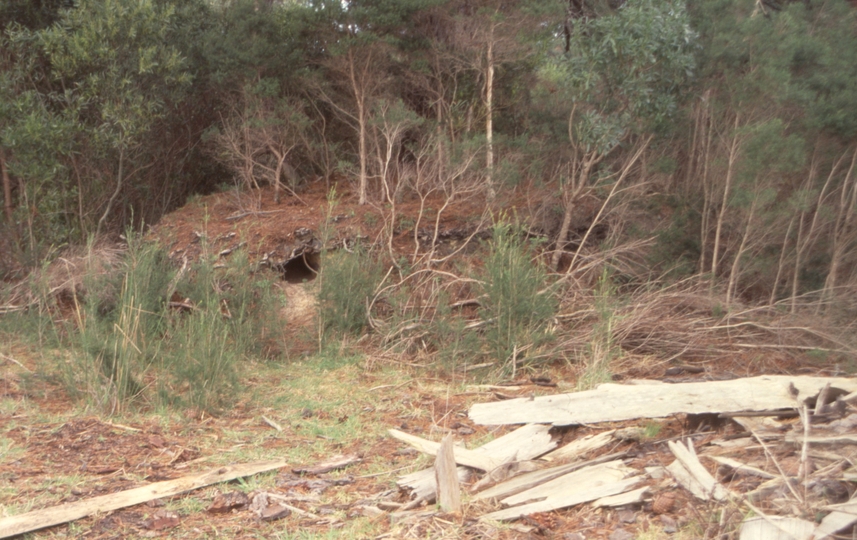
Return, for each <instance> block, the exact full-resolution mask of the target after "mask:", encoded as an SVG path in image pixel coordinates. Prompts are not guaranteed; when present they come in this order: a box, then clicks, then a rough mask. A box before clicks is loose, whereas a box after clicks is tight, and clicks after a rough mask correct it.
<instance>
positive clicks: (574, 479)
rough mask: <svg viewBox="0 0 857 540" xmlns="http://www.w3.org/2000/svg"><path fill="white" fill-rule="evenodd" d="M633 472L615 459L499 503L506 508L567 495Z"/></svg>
mask: <svg viewBox="0 0 857 540" xmlns="http://www.w3.org/2000/svg"><path fill="white" fill-rule="evenodd" d="M635 472H636V471H635V470H634V469H631V468H630V467H628V466H626V465H625V464H624V463H623V462H622V460H620V459H617V460H615V461H608V462H607V463H601V464H598V465H592V466H591V467H586V468H583V469H579V470H577V471H574V472H571V473H568V474H565V475H563V476H560V477H559V478H555V479H553V480H551V481H550V482H545V483H543V484H539V485H537V486H535V487H533V488H530V489H528V490H525V491H522V492H520V493H518V494H515V495H512V496H509V497H506V498H505V499H503V500H502V501H500V502H501V503H503V504H504V505H506V506H514V505H516V504H523V503H527V502H529V501H532V500H535V499H542V498H550V497H554V496H556V495H558V494H567V493H569V489H571V490H572V491H575V490H586V489H589V488H592V487H595V486H599V485H601V484H604V483H609V482H615V481H617V480H621V479H623V478H625V477H626V476H629V475H631V474H634V473H635ZM596 498H598V497H596Z"/></svg>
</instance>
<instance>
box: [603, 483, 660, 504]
mask: <svg viewBox="0 0 857 540" xmlns="http://www.w3.org/2000/svg"><path fill="white" fill-rule="evenodd" d="M648 491H649V486H643V487H641V488H639V489H635V490H632V491H626V492H625V493H620V494H619V495H611V496H609V497H602V498H600V499H598V500H597V501H595V502H594V503H592V506H594V507H596V508H598V507H599V506H627V505H629V504H637V503H640V502H643V495H645V494H646V492H648Z"/></svg>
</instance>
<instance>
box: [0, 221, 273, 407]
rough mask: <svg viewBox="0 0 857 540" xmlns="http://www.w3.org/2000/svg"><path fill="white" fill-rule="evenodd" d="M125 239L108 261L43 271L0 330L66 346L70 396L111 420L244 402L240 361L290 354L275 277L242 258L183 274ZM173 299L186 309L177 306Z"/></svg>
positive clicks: (91, 255) (71, 262)
mask: <svg viewBox="0 0 857 540" xmlns="http://www.w3.org/2000/svg"><path fill="white" fill-rule="evenodd" d="M127 237H128V239H129V240H128V245H127V248H126V249H125V250H124V251H123V252H122V254H121V257H117V258H115V260H114V259H111V260H110V261H109V264H105V263H104V261H103V260H102V259H104V257H102V256H100V255H99V252H98V251H99V249H101V248H96V247H94V246H93V245H90V246H89V248H88V253H87V254H86V255H85V256H79V257H69V258H68V259H66V260H65V262H63V263H62V264H63V265H64V267H63V270H62V272H57V271H52V270H50V269H47V268H46V269H45V270H44V271H42V272H40V273H39V274H38V276H37V278H34V282H33V284H32V285H31V292H30V296H31V297H32V298H35V299H37V301H35V302H33V305H32V307H31V308H30V309H29V310H25V311H22V312H21V313H13V314H10V315H11V316H8V317H5V316H4V317H3V321H2V322H3V328H2V330H3V331H6V332H15V333H16V334H21V333H24V334H26V333H30V334H32V333H33V332H35V331H38V333H39V335H40V336H41V335H42V334H45V336H46V337H45V338H42V337H40V343H46V341H45V340H46V339H47V338H50V339H52V340H53V341H52V343H54V344H55V345H57V346H59V347H62V348H64V349H65V353H64V354H61V355H57V360H58V361H57V363H56V364H54V366H53V367H54V368H55V369H56V371H55V373H56V375H58V377H59V380H60V381H61V382H62V383H63V385H64V387H65V389H66V391H67V393H68V394H69V395H71V396H73V397H76V398H79V399H84V400H86V401H87V402H89V403H90V404H92V405H94V406H96V407H97V408H99V409H101V410H102V411H104V412H106V413H108V414H118V413H121V412H123V411H125V410H126V409H127V408H129V407H131V406H142V407H147V406H154V405H164V404H166V405H172V406H191V407H195V408H198V409H205V410H209V411H214V410H217V409H219V408H222V407H223V406H224V405H226V404H228V403H229V402H230V401H231V400H232V399H235V398H236V397H237V393H238V391H239V388H240V385H239V379H240V377H239V375H240V364H241V362H242V361H245V360H248V359H251V358H258V357H262V356H266V357H273V356H276V355H277V354H278V353H279V352H280V351H281V350H282V349H283V347H282V345H283V339H284V334H285V332H284V329H283V325H282V322H281V319H280V315H279V313H280V310H281V307H282V301H281V298H280V297H278V296H277V289H276V288H274V287H272V282H273V281H274V279H275V277H274V276H273V274H271V273H267V271H265V272H259V271H257V269H255V268H254V267H253V265H252V264H250V263H249V262H248V260H247V257H246V255H245V254H244V253H243V252H235V253H233V254H232V258H231V259H230V260H228V261H225V262H223V261H217V264H215V261H213V260H211V259H210V258H209V257H207V256H206V255H205V250H203V251H204V254H203V256H202V257H201V258H200V260H199V261H197V262H195V263H193V264H192V265H190V266H189V267H188V268H186V270H187V271H186V272H183V273H182V275H181V276H177V275H176V270H175V269H174V268H173V266H172V264H171V263H170V261H169V260H168V258H167V256H166V255H165V253H164V252H163V251H162V250H161V249H160V248H159V247H157V246H156V245H153V244H150V243H146V242H143V241H142V239H141V238H140V237H139V236H136V235H134V234H130V233H129V234H128V235H127ZM111 256H112V255H111ZM61 266H62V265H61ZM60 274H61V279H59V284H56V283H54V282H55V281H58V279H57V278H56V276H57V275H60ZM174 292H175V293H176V294H179V295H180V296H181V299H182V302H179V303H178V304H180V305H181V308H180V309H179V308H177V307H175V306H174V307H172V308H171V307H170V298H168V295H170V294H172V293H174ZM44 369H50V368H48V367H45V368H44Z"/></svg>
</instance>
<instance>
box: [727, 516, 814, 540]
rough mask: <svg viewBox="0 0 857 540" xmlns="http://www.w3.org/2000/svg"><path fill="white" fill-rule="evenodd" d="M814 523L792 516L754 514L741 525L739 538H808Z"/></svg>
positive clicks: (788, 539)
mask: <svg viewBox="0 0 857 540" xmlns="http://www.w3.org/2000/svg"><path fill="white" fill-rule="evenodd" d="M814 530H815V525H814V524H813V523H811V522H809V521H804V520H802V519H798V518H792V517H779V516H764V517H761V516H756V517H751V518H747V519H745V520H744V523H743V524H742V525H741V534H740V536H739V539H740V540H809V539H810V538H811V537H812V534H813V531H814Z"/></svg>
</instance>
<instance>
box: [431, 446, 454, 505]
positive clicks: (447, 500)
mask: <svg viewBox="0 0 857 540" xmlns="http://www.w3.org/2000/svg"><path fill="white" fill-rule="evenodd" d="M434 475H435V479H436V481H437V502H438V504H439V505H440V509H441V510H443V511H444V512H458V511H460V510H461V488H460V487H459V484H458V473H457V472H456V470H455V455H454V453H453V437H452V433H450V434H449V435H447V436H446V437H444V438H443V441H441V443H440V448H439V449H438V451H437V459H435V462H434Z"/></svg>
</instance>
